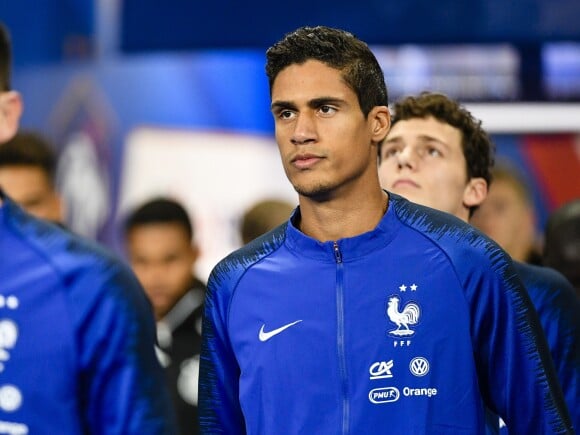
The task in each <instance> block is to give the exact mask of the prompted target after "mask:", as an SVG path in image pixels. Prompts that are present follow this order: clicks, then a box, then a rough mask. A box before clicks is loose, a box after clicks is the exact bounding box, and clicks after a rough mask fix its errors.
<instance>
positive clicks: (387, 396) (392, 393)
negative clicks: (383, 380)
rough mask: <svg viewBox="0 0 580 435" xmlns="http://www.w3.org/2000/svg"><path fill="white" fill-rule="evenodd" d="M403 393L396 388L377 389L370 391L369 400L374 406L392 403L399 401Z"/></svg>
mask: <svg viewBox="0 0 580 435" xmlns="http://www.w3.org/2000/svg"><path fill="white" fill-rule="evenodd" d="M400 396H401V393H399V390H398V389H397V388H395V387H383V388H375V389H373V390H371V391H369V400H370V401H371V402H372V403H374V404H377V405H379V404H381V403H392V402H396V401H397V400H399V397H400Z"/></svg>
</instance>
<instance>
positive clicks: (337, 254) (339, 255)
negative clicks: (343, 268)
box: [333, 242, 342, 263]
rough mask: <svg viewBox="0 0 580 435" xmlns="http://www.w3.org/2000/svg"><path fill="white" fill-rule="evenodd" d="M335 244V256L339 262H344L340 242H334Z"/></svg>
mask: <svg viewBox="0 0 580 435" xmlns="http://www.w3.org/2000/svg"><path fill="white" fill-rule="evenodd" d="M333 243H334V246H333V249H334V257H335V258H336V262H337V263H342V254H341V253H340V248H339V247H338V243H336V242H333Z"/></svg>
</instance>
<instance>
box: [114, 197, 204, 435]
mask: <svg viewBox="0 0 580 435" xmlns="http://www.w3.org/2000/svg"><path fill="white" fill-rule="evenodd" d="M193 239H194V229H193V225H192V223H191V219H190V218H189V215H188V213H187V211H186V210H185V208H184V207H183V205H181V204H180V203H179V202H177V201H175V200H172V199H169V198H156V199H152V200H150V201H147V202H145V203H144V204H141V205H140V206H139V207H137V208H136V209H135V210H134V211H133V212H131V214H130V215H129V217H128V218H127V221H126V223H125V240H126V244H127V252H128V254H129V261H130V262H131V266H132V267H133V271H134V272H135V274H136V275H137V278H139V281H140V282H141V284H142V285H143V288H144V289H145V293H147V295H148V297H149V299H150V300H151V302H152V304H153V310H154V312H155V318H156V320H157V346H158V347H157V355H158V357H159V361H160V362H161V364H162V365H163V367H164V368H165V374H166V379H167V384H168V386H169V390H170V391H171V395H172V398H173V404H174V407H175V410H176V413H177V419H178V423H179V427H180V433H181V435H189V434H191V435H193V434H198V433H199V419H198V415H197V395H198V394H197V393H198V391H197V384H198V378H199V354H200V349H201V318H202V314H203V298H204V297H205V285H204V284H203V282H201V280H200V279H198V278H197V277H195V276H194V272H193V271H194V267H195V262H196V260H197V258H198V255H199V249H198V247H197V245H196V244H195V242H194V240H193Z"/></svg>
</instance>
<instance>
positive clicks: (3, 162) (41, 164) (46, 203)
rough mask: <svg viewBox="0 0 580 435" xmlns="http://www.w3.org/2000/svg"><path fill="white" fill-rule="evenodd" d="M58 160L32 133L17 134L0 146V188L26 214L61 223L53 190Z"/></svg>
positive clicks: (58, 198)
mask: <svg viewBox="0 0 580 435" xmlns="http://www.w3.org/2000/svg"><path fill="white" fill-rule="evenodd" d="M56 166H57V158H56V153H55V150H54V149H53V148H52V146H51V144H49V143H48V141H47V140H46V139H45V138H44V137H42V136H41V135H40V134H38V133H35V132H31V131H29V132H19V133H17V134H16V136H14V137H13V138H12V139H11V140H9V141H8V142H6V143H5V144H4V145H3V146H1V147H0V187H2V189H4V192H6V194H8V195H9V196H10V197H11V198H12V199H13V200H14V201H15V202H16V203H17V204H18V205H20V206H21V207H22V208H23V209H24V210H26V211H27V212H28V213H30V214H32V215H34V216H36V217H39V218H41V219H46V220H49V221H52V222H57V223H62V222H63V219H64V216H63V204H62V198H61V196H60V194H59V193H58V192H57V190H56V185H55V176H56Z"/></svg>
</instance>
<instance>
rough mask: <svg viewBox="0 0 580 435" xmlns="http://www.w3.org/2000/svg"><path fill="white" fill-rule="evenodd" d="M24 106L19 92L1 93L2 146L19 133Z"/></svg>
mask: <svg viewBox="0 0 580 435" xmlns="http://www.w3.org/2000/svg"><path fill="white" fill-rule="evenodd" d="M22 106H23V104H22V98H21V97H20V94H19V93H18V92H16V91H8V92H2V93H0V144H3V143H4V142H8V141H9V140H10V139H12V138H13V137H14V135H15V134H16V132H17V131H18V123H19V122H20V115H22V108H23V107H22Z"/></svg>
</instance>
